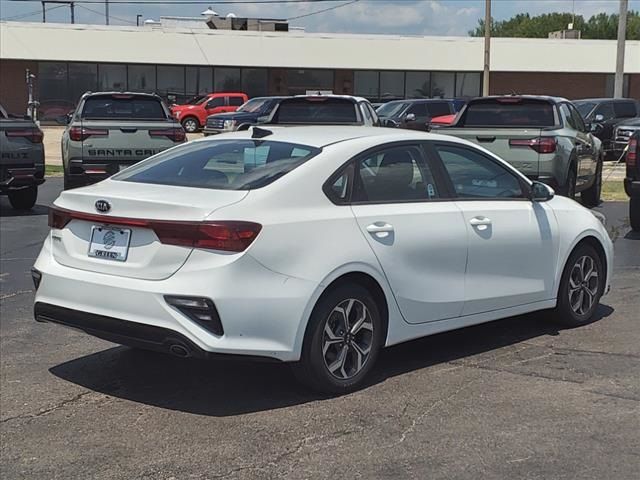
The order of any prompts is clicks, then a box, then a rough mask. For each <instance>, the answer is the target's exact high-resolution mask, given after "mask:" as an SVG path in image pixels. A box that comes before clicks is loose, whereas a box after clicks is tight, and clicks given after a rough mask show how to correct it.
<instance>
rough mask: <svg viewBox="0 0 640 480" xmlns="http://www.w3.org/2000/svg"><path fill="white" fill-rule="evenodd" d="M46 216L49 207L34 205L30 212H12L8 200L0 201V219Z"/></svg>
mask: <svg viewBox="0 0 640 480" xmlns="http://www.w3.org/2000/svg"><path fill="white" fill-rule="evenodd" d="M48 214H49V207H47V206H46V205H35V206H34V207H33V208H32V209H31V210H14V209H13V207H12V206H11V204H10V203H9V201H8V200H5V199H3V200H0V217H32V216H35V215H48Z"/></svg>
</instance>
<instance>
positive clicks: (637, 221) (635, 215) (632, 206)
mask: <svg viewBox="0 0 640 480" xmlns="http://www.w3.org/2000/svg"><path fill="white" fill-rule="evenodd" d="M629 223H630V224H631V229H632V230H633V231H635V232H640V197H631V198H630V199H629Z"/></svg>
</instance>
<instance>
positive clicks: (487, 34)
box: [482, 0, 491, 97]
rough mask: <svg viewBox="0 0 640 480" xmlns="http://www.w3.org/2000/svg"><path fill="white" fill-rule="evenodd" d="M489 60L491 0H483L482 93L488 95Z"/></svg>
mask: <svg viewBox="0 0 640 480" xmlns="http://www.w3.org/2000/svg"><path fill="white" fill-rule="evenodd" d="M490 61H491V0H485V7H484V73H483V76H482V95H483V96H484V97H486V96H487V95H489V71H490V70H489V67H490Z"/></svg>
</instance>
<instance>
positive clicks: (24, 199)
mask: <svg viewBox="0 0 640 480" xmlns="http://www.w3.org/2000/svg"><path fill="white" fill-rule="evenodd" d="M8 195H9V203H11V206H12V207H13V208H14V209H16V210H31V209H32V208H33V206H34V205H35V204H36V200H37V199H38V187H37V185H31V186H30V187H27V188H22V189H20V190H10V191H9V194H8Z"/></svg>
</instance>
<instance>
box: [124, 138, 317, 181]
mask: <svg viewBox="0 0 640 480" xmlns="http://www.w3.org/2000/svg"><path fill="white" fill-rule="evenodd" d="M319 152H320V150H319V149H317V148H314V147H309V146H306V145H297V144H292V143H284V142H269V141H263V140H219V141H215V142H206V143H197V142H194V143H188V144H185V145H183V146H181V147H179V148H176V149H172V150H170V151H166V152H162V153H160V154H158V155H155V156H154V157H151V158H150V159H149V160H146V161H143V162H141V163H138V164H137V165H134V166H133V167H131V168H129V169H128V170H127V171H126V172H122V173H121V174H118V175H116V176H114V177H112V178H113V179H114V180H122V181H126V182H139V183H153V184H160V185H176V186H180V187H198V188H212V189H218V190H251V189H255V188H260V187H264V186H265V185H268V184H270V183H272V182H274V181H275V180H277V179H278V178H280V177H283V176H284V175H286V174H287V173H288V172H290V171H291V170H293V169H294V168H296V167H298V166H299V165H301V164H303V163H304V162H306V161H307V160H309V159H310V158H312V157H313V156H315V155H317V154H318V153H319Z"/></svg>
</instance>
